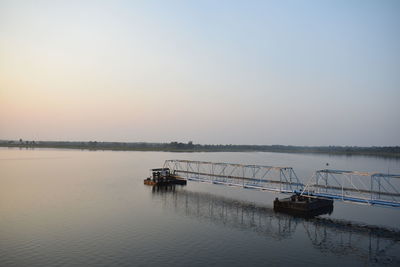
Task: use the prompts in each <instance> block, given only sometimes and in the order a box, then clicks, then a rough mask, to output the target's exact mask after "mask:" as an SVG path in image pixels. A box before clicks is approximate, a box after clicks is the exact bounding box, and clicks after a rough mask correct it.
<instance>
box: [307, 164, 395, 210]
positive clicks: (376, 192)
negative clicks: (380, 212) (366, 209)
mask: <svg viewBox="0 0 400 267" xmlns="http://www.w3.org/2000/svg"><path fill="white" fill-rule="evenodd" d="M398 188H400V175H394V174H384V173H369V172H356V171H342V170H327V169H325V170H319V171H316V172H315V173H314V175H313V176H312V177H311V179H310V180H309V182H308V183H307V185H306V186H305V187H304V189H303V190H302V192H301V193H302V194H304V195H309V196H315V197H326V198H330V199H336V200H342V201H349V202H353V203H365V204H370V205H384V206H392V207H400V192H399V190H398Z"/></svg>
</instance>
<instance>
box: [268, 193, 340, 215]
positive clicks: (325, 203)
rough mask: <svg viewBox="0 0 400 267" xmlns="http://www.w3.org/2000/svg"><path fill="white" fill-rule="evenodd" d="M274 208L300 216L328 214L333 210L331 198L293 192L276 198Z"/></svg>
mask: <svg viewBox="0 0 400 267" xmlns="http://www.w3.org/2000/svg"><path fill="white" fill-rule="evenodd" d="M274 210H275V211H279V212H286V213H292V214H297V215H302V216H318V215H322V214H326V213H329V214H330V213H332V211H333V200H332V199H326V198H319V197H318V198H316V197H309V196H304V195H300V194H295V195H292V196H291V197H288V198H283V199H278V198H276V199H275V201H274Z"/></svg>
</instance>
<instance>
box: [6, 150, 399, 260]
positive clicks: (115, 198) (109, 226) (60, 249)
mask: <svg viewBox="0 0 400 267" xmlns="http://www.w3.org/2000/svg"><path fill="white" fill-rule="evenodd" d="M166 159H190V160H207V161H217V162H220V161H224V162H237V163H249V164H267V165H278V166H282V165H286V166H291V167H293V168H294V169H295V171H296V173H297V175H298V176H299V177H300V178H302V179H304V178H305V177H310V176H311V174H312V172H313V171H314V170H315V169H320V168H324V167H325V164H326V163H327V162H328V163H329V164H330V167H331V168H336V169H349V170H360V171H379V172H388V171H389V172H390V173H400V161H399V160H398V159H397V160H396V159H384V158H373V157H360V156H357V157H356V156H353V157H346V156H327V155H311V154H284V153H167V152H111V151H77V150H52V149H35V150H25V149H22V150H20V149H5V148H2V149H0V266H133V265H134V266H166V265H168V266H245V265H246V266H247V265H251V266H261V265H262V266H264V265H267V264H269V265H309V264H317V265H322V264H324V265H330V266H337V265H340V264H345V265H352V266H357V265H358V266H360V265H362V266H364V265H400V210H399V209H393V208H382V207H369V206H364V205H353V204H346V203H340V202H335V207H334V211H333V213H332V214H330V215H324V216H321V217H320V218H316V219H302V218H298V217H293V216H289V215H284V214H279V213H274V212H273V210H272V208H271V207H272V201H273V199H274V198H275V197H277V196H279V195H277V194H273V193H268V192H259V191H254V190H246V189H239V188H230V187H225V186H217V185H209V184H202V183H196V182H189V183H188V185H187V186H186V187H176V188H172V189H170V190H158V191H157V190H152V188H151V187H148V186H145V185H143V179H144V178H145V177H146V176H148V174H149V172H148V170H149V169H150V168H154V167H160V166H161V165H162V164H163V162H164V160H166Z"/></svg>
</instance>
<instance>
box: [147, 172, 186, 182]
mask: <svg viewBox="0 0 400 267" xmlns="http://www.w3.org/2000/svg"><path fill="white" fill-rule="evenodd" d="M150 171H151V176H150V177H148V178H146V179H145V180H144V184H145V185H151V186H167V185H186V183H187V181H186V179H183V178H181V177H179V176H177V175H175V174H174V173H171V171H170V169H169V168H158V169H151V170H150Z"/></svg>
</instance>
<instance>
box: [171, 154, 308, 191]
mask: <svg viewBox="0 0 400 267" xmlns="http://www.w3.org/2000/svg"><path fill="white" fill-rule="evenodd" d="M164 168H170V169H171V171H173V172H175V173H176V174H178V175H180V176H182V177H185V178H186V179H188V180H194V181H200V182H209V183H213V184H223V185H229V186H239V187H244V188H250V189H260V190H268V191H275V192H281V193H293V192H294V191H297V190H301V189H302V188H303V187H304V185H303V184H302V183H301V182H300V180H299V179H298V178H297V175H296V173H295V172H294V170H293V168H291V167H273V166H264V165H243V164H235V163H215V162H206V161H190V160H166V161H165V163H164Z"/></svg>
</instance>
